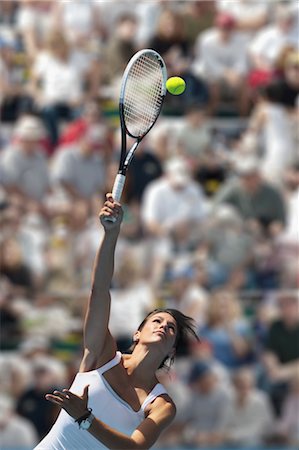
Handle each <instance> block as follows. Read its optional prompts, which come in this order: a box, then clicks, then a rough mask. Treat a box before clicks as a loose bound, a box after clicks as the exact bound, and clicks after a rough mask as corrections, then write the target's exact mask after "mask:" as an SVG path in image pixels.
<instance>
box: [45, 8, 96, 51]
mask: <svg viewBox="0 0 299 450" xmlns="http://www.w3.org/2000/svg"><path fill="white" fill-rule="evenodd" d="M54 4H55V5H54V7H53V8H54V11H53V18H54V20H55V27H56V28H57V29H63V30H64V34H65V37H66V39H67V41H68V42H69V43H70V44H71V45H72V46H74V47H80V46H81V44H82V43H83V46H85V45H86V44H87V43H88V41H92V42H93V41H94V40H95V39H101V38H102V37H103V33H104V25H103V23H102V21H101V17H100V11H99V8H98V6H97V4H96V2H81V1H78V0H75V1H72V2H67V3H64V2H63V3H61V2H54Z"/></svg>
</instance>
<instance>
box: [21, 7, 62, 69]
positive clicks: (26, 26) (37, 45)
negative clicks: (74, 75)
mask: <svg viewBox="0 0 299 450" xmlns="http://www.w3.org/2000/svg"><path fill="white" fill-rule="evenodd" d="M54 6H55V2H53V1H51V0H42V1H41V0H22V1H21V2H19V8H18V11H17V17H16V22H17V23H16V29H17V31H18V33H19V34H20V36H21V40H22V46H23V49H24V52H25V54H26V55H28V57H29V58H30V60H31V61H33V60H34V59H35V58H36V56H37V55H38V52H39V51H40V50H41V48H43V45H44V44H45V39H46V34H47V33H48V32H49V31H50V30H51V29H52V28H53V25H54V23H53V18H52V14H51V13H52V11H53V9H54Z"/></svg>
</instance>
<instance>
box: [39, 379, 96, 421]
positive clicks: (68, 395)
mask: <svg viewBox="0 0 299 450" xmlns="http://www.w3.org/2000/svg"><path fill="white" fill-rule="evenodd" d="M88 388H89V385H87V386H85V388H84V390H83V394H82V396H79V395H76V394H74V393H73V392H71V391H68V390H67V389H63V390H62V391H54V392H53V394H46V399H47V400H49V401H50V402H52V403H55V404H56V405H58V406H60V407H61V408H63V409H64V410H65V411H66V412H67V413H68V414H69V415H70V416H71V417H73V418H74V419H75V420H76V419H79V417H82V416H83V414H85V413H86V412H87V410H88V408H87V403H88Z"/></svg>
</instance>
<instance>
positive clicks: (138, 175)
mask: <svg viewBox="0 0 299 450" xmlns="http://www.w3.org/2000/svg"><path fill="white" fill-rule="evenodd" d="M162 172H163V168H162V164H161V161H160V159H159V158H158V157H157V156H156V154H155V152H154V151H153V149H152V148H151V145H150V142H149V141H148V140H145V141H142V142H141V143H140V145H139V147H138V151H137V152H136V154H135V155H134V158H133V160H132V162H131V165H130V171H129V173H128V177H127V182H126V184H127V185H126V189H125V195H126V199H127V201H128V202H137V203H138V204H140V202H141V200H142V196H143V193H144V191H145V189H146V187H147V186H148V184H149V183H151V182H152V181H154V180H156V179H157V178H159V177H160V176H161V175H162Z"/></svg>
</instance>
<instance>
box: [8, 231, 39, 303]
mask: <svg viewBox="0 0 299 450" xmlns="http://www.w3.org/2000/svg"><path fill="white" fill-rule="evenodd" d="M0 267H1V274H2V276H4V277H6V278H7V279H8V281H9V282H10V283H11V284H12V285H13V287H14V291H15V294H19V295H22V294H23V295H24V294H25V296H28V295H29V294H32V293H33V290H34V280H33V276H32V273H31V271H30V268H29V267H28V266H27V265H26V264H25V262H24V258H23V256H22V249H21V246H20V245H19V243H18V241H17V240H16V239H15V238H10V239H7V240H4V241H2V242H1V244H0Z"/></svg>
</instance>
